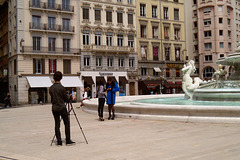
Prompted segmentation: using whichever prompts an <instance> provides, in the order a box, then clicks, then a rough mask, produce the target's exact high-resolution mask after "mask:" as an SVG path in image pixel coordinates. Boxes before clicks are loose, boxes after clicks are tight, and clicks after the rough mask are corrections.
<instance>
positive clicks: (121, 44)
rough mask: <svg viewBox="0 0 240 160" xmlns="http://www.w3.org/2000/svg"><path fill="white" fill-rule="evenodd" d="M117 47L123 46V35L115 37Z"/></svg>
mask: <svg viewBox="0 0 240 160" xmlns="http://www.w3.org/2000/svg"><path fill="white" fill-rule="evenodd" d="M117 42H118V46H123V34H118V35H117Z"/></svg>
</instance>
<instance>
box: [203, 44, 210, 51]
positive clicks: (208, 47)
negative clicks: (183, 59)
mask: <svg viewBox="0 0 240 160" xmlns="http://www.w3.org/2000/svg"><path fill="white" fill-rule="evenodd" d="M204 48H205V50H208V49H212V43H204Z"/></svg>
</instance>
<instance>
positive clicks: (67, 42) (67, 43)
mask: <svg viewBox="0 0 240 160" xmlns="http://www.w3.org/2000/svg"><path fill="white" fill-rule="evenodd" d="M63 52H70V39H65V38H64V39H63Z"/></svg>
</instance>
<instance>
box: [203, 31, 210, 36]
mask: <svg viewBox="0 0 240 160" xmlns="http://www.w3.org/2000/svg"><path fill="white" fill-rule="evenodd" d="M211 36H212V32H211V31H204V37H211Z"/></svg>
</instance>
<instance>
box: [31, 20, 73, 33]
mask: <svg viewBox="0 0 240 160" xmlns="http://www.w3.org/2000/svg"><path fill="white" fill-rule="evenodd" d="M29 29H34V30H49V31H61V32H75V27H74V26H63V25H57V24H46V23H44V24H43V23H34V22H30V23H29Z"/></svg>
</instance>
